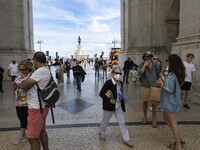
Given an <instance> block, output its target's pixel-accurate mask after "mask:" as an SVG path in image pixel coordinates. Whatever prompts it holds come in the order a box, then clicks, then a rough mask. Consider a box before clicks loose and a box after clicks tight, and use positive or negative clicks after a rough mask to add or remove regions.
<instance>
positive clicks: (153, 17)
mask: <svg viewBox="0 0 200 150" xmlns="http://www.w3.org/2000/svg"><path fill="white" fill-rule="evenodd" d="M161 4H162V5H163V6H162V7H163V9H162V10H161V9H159V8H160V6H161ZM165 6H166V4H165V1H164V2H163V3H161V2H160V1H159V3H158V1H157V0H139V1H138V0H121V29H122V30H121V51H120V56H119V64H120V65H123V62H124V60H126V59H127V57H131V59H133V60H134V61H135V62H136V63H140V62H142V55H143V53H144V51H147V50H151V51H153V52H155V53H156V55H158V56H161V54H162V55H164V57H163V58H165V57H166V55H167V53H168V51H167V49H166V43H165V41H164V38H163V37H164V33H165V32H164V30H165V28H164V27H163V22H164V21H163V20H164V19H163V16H164V10H165ZM158 14H161V15H160V16H159V15H158Z"/></svg>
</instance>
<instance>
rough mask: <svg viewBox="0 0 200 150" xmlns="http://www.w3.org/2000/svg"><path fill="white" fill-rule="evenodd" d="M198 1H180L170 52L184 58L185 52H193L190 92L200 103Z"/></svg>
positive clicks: (199, 25) (199, 21)
mask: <svg viewBox="0 0 200 150" xmlns="http://www.w3.org/2000/svg"><path fill="white" fill-rule="evenodd" d="M199 6H200V1H199V0H189V1H188V0H181V1H180V27H179V36H178V38H177V42H176V43H174V44H173V46H172V53H175V54H178V55H179V56H181V57H182V59H183V60H184V59H185V56H186V54H187V53H193V54H194V55H195V58H194V60H193V63H194V64H195V68H196V82H195V84H196V85H197V86H196V89H195V90H193V91H192V92H191V94H192V100H193V101H195V102H198V103H200V94H199V93H200V82H199V80H198V79H199V78H200V17H199V16H200V9H199Z"/></svg>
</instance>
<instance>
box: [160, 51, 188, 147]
mask: <svg viewBox="0 0 200 150" xmlns="http://www.w3.org/2000/svg"><path fill="white" fill-rule="evenodd" d="M168 62H169V73H168V75H167V77H166V79H165V81H164V85H163V87H162V92H161V98H160V104H159V107H160V108H161V109H162V110H163V119H164V120H165V121H166V123H167V125H168V126H169V128H170V129H171V130H172V132H173V135H174V139H175V142H174V143H173V144H170V145H168V146H167V147H168V148H170V149H173V150H182V145H183V144H185V142H184V141H181V138H180V131H179V128H178V124H177V120H176V113H178V112H179V111H180V109H181V108H182V100H181V88H180V85H182V84H183V83H184V79H185V67H184V64H183V62H182V60H181V58H180V57H179V56H178V55H176V54H172V55H170V56H169V57H168ZM159 83H160V84H162V81H161V80H159V81H158V83H157V84H159Z"/></svg>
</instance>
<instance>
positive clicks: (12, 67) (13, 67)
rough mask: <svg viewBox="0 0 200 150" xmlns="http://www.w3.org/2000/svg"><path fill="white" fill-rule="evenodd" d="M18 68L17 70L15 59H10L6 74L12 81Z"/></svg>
mask: <svg viewBox="0 0 200 150" xmlns="http://www.w3.org/2000/svg"><path fill="white" fill-rule="evenodd" d="M18 72H19V70H18V64H17V63H16V60H14V59H13V60H12V63H10V64H9V66H8V76H9V77H11V79H12V82H14V81H15V78H16V77H17V74H18Z"/></svg>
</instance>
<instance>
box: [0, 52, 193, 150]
mask: <svg viewBox="0 0 200 150" xmlns="http://www.w3.org/2000/svg"><path fill="white" fill-rule="evenodd" d="M193 58H194V55H193V54H192V53H189V54H187V55H186V60H185V61H182V60H181V58H180V57H179V56H178V55H176V54H171V55H169V57H168V59H167V60H166V65H165V66H164V65H163V63H162V62H161V61H160V60H159V58H158V57H157V56H153V54H152V52H151V51H146V52H145V53H144V54H143V56H142V59H143V61H142V62H141V63H140V64H138V65H137V64H135V63H134V61H133V60H131V58H127V60H126V61H125V62H124V66H123V68H120V67H119V66H117V67H113V68H112V69H111V78H110V79H108V68H109V67H111V66H110V65H109V63H108V62H107V61H106V60H101V59H99V58H96V59H95V60H94V64H93V61H92V60H91V59H89V60H83V61H82V64H83V66H84V69H83V67H82V66H81V65H80V64H81V61H78V60H75V59H72V60H69V59H67V60H66V61H65V62H64V61H63V60H62V59H59V60H58V59H55V62H54V63H52V65H51V66H54V67H55V78H56V79H57V83H58V84H63V83H64V73H66V75H67V78H70V71H71V70H72V72H73V76H74V78H75V79H76V82H77V90H78V91H79V92H81V83H82V82H83V81H84V78H85V75H86V71H85V70H86V66H87V63H89V64H90V63H92V65H94V71H95V78H99V70H100V69H102V72H103V79H106V80H105V83H104V85H103V87H102V89H101V90H100V93H99V95H100V97H101V98H102V105H103V119H102V122H101V126H100V132H99V138H100V139H101V140H103V141H105V140H106V134H105V132H106V128H107V125H108V123H109V120H110V118H111V117H112V115H113V114H114V115H115V117H116V118H117V120H118V122H119V126H120V131H121V134H122V137H123V143H124V144H125V145H127V146H129V147H132V146H133V144H132V143H131V141H130V137H129V132H128V129H127V127H126V125H125V120H124V117H123V112H125V99H126V98H125V95H124V90H123V84H129V83H130V84H132V85H133V87H135V86H137V85H138V84H137V85H136V82H138V81H139V82H140V84H139V85H140V87H141V88H140V92H141V93H142V94H141V99H142V100H143V106H142V107H143V119H142V121H141V123H142V124H147V122H148V121H149V120H148V117H147V110H148V107H149V105H150V106H151V107H152V127H153V128H157V127H158V124H157V118H156V116H157V111H158V108H159V109H161V110H162V111H163V119H164V120H165V122H166V124H167V125H168V126H169V128H170V129H171V130H172V133H173V135H174V139H175V142H174V143H172V144H170V145H168V148H170V149H177V150H181V149H182V147H183V145H184V144H185V141H183V140H182V139H181V137H180V131H179V128H178V124H177V120H176V114H177V113H178V112H180V109H181V108H182V107H184V108H186V109H191V108H190V107H189V106H188V104H187V101H188V96H189V91H190V89H191V86H192V85H193V83H195V67H194V65H193V64H192V60H193ZM46 62H47V61H46V56H45V54H44V53H43V52H41V51H40V52H36V53H35V54H34V55H33V58H32V61H31V60H30V59H27V60H22V61H21V62H20V63H19V64H17V63H16V60H12V63H11V64H9V66H8V68H7V71H8V76H9V77H10V78H11V81H12V87H13V88H14V90H15V95H16V96H15V101H16V102H15V105H16V112H17V117H18V118H19V121H20V128H21V136H20V137H19V138H18V139H16V140H15V141H14V144H19V143H21V142H23V141H25V140H26V139H28V140H29V142H30V146H31V149H34V150H35V149H40V145H42V147H43V148H44V149H45V150H48V149H49V146H48V135H47V132H46V130H45V124H46V117H47V114H48V111H49V106H48V105H47V104H45V103H44V102H42V109H43V113H41V112H40V104H39V100H38V95H37V86H36V83H37V84H38V85H39V87H40V88H41V89H43V88H45V86H46V85H47V83H48V81H49V80H50V76H51V73H50V70H49V65H47V63H46ZM3 74H4V69H3V68H2V67H1V66H0V92H2V93H3V92H4V90H3V86H2V82H3V77H4V75H3ZM122 75H123V76H122ZM121 78H122V81H120V79H121ZM107 79H108V80H107ZM155 88H156V89H160V96H159V100H158V99H156V98H155V95H156V94H155V93H153V91H154V89H155ZM157 93H159V92H157ZM152 94H153V95H154V98H152ZM26 130H27V133H26Z"/></svg>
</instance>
